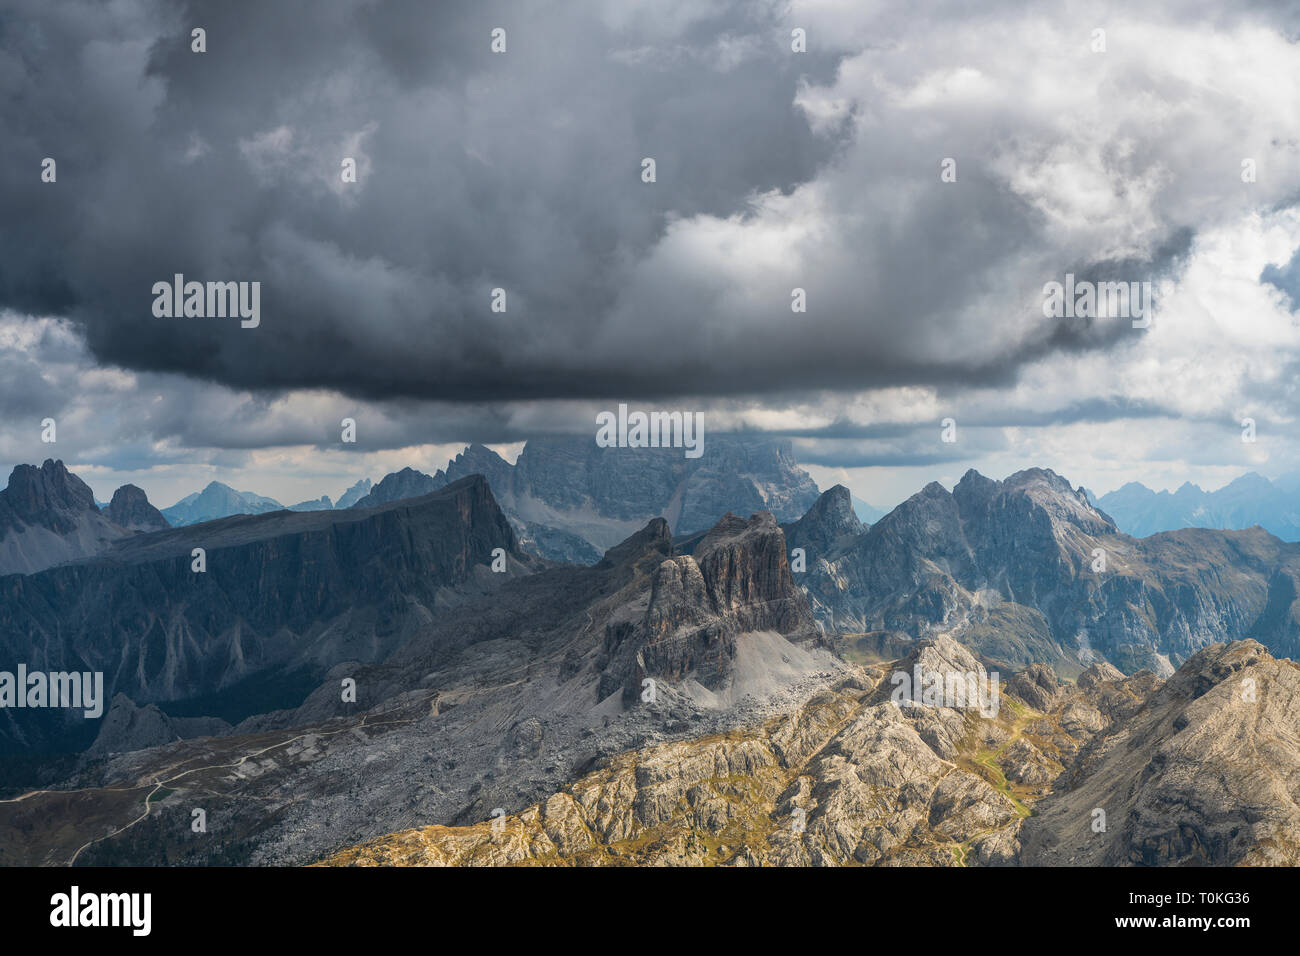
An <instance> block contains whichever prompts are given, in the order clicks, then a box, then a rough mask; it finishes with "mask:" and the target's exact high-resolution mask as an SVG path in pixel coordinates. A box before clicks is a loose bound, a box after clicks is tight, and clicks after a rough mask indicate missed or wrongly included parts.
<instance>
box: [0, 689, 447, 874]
mask: <svg viewBox="0 0 1300 956" xmlns="http://www.w3.org/2000/svg"><path fill="white" fill-rule="evenodd" d="M437 696H438V695H437V693H434V694H431V695H430V696H429V697H428V698H426V699H425V700H424V701H422V702H428V703H429V705H430V707H432V705H433V701H434V700H435V699H436V698H437ZM372 716H376V715H372V714H363V715H362V716H361V720H360V722H359V723H355V724H349V726H346V727H340V728H338V729H337V730H322V729H310V730H306V731H304V732H302V733H300V734H297V735H296V736H293V737H289V738H286V739H285V740H280V741H276V742H275V743H273V744H270V745H268V746H266V747H262V748H261V749H260V750H255V751H253V752H251V753H247V754H244V755H243V756H242V757H240V758H239V759H238V760H236V761H235V762H234V763H224V764H206V765H204V766H201V767H191V768H190V769H188V770H183V771H181V772H180V773H177V774H173V775H172V776H170V777H166V778H162V779H160V778H159V777H157V776H155V777H154V779H153V780H151V781H147V782H146V783H143V784H137V785H135V786H132V787H82V788H79V789H76V790H30V791H28V792H27V793H24V794H21V795H20V796H17V797H10V798H8V799H6V800H0V803H20V802H22V801H24V800H27V799H30V798H32V797H37V796H41V795H42V794H60V795H63V794H73V793H89V792H100V793H103V792H115V793H121V792H125V791H129V790H138V789H140V788H141V787H142V786H147V785H148V784H149V783H152V784H153V789H151V790H150V791H149V792H148V794H146V795H145V798H144V812H143V813H141V814H140V815H139V816H138V817H136V818H135V819H134V820H132V821H131V822H130V823H127V824H124V825H123V826H120V827H118V828H117V829H116V830H113V831H112V832H110V833H106V834H104V835H103V836H100V837H96V838H95V839H93V840H88V841H87V842H85V843H83V844H82V845H81V846H80V847H78V848H77V851H76V852H75V853H73V854H72V857H71V859H69V860H68V862H67V863H66V864H64V865H65V866H73V865H75V864H76V862H77V857H79V856H81V854H82V852H83V851H84V850H86V849H87V848H89V847H91V846H94V845H95V844H96V843H102V842H103V841H105V840H109V839H112V838H113V837H115V836H119V835H120V834H122V833H125V832H126V831H127V830H129V829H131V828H132V827H133V826H136V825H137V824H139V823H142V822H143V821H144V820H146V819H148V817H149V812H150V810H151V809H152V800H153V798H154V796H155V795H156V794H157V793H158V792H159V791H160V790H162V789H164V788H166V787H167V786H168V785H169V784H172V783H175V782H176V781H178V780H180V779H182V778H184V777H188V776H190V775H191V774H195V773H205V772H208V771H212V770H237V769H238V768H240V767H242V766H243V765H244V764H245V763H247V762H248V761H249V760H253V759H256V758H257V757H260V756H261V755H262V754H265V753H268V752H270V751H272V750H277V749H279V748H281V747H286V746H288V745H289V744H291V743H293V742H294V741H296V740H302V739H304V738H307V737H333V736H337V735H338V734H345V733H351V732H353V731H356V730H360V729H361V728H362V727H384V726H396V725H400V724H410V723H414V722H415V721H417V720H420V719H421V718H423V717H424V716H426V714H425V713H424V712H420V713H417V714H416V716H414V717H410V718H406V719H402V720H376V721H373V722H372V721H371V717H372ZM162 772H163V773H166V772H167V771H165V770H164V771H162Z"/></svg>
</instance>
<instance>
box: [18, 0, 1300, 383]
mask: <svg viewBox="0 0 1300 956" xmlns="http://www.w3.org/2000/svg"><path fill="white" fill-rule="evenodd" d="M818 6H819V5H816V4H814V5H813V7H814V10H813V11H812V12H811V13H810V14H809V18H808V23H809V28H810V50H811V52H810V53H809V54H807V55H804V56H795V55H792V54H791V53H790V50H789V32H790V28H791V26H792V25H793V24H796V23H798V22H800V21H799V20H797V19H792V18H791V15H790V14H789V12H788V11H787V10H786V9H785V7H784V5H783V4H775V3H773V4H731V3H714V4H666V5H665V4H644V3H638V2H627V3H608V4H602V3H595V2H584V3H572V4H568V3H566V4H553V5H532V4H517V3H512V4H499V3H482V4H427V3H415V2H410V3H385V4H375V3H369V2H313V3H288V2H277V3H255V2H234V3H221V4H194V5H190V6H188V7H184V6H174V5H170V4H161V3H147V2H143V0H141V2H137V3H134V4H132V3H122V4H116V5H114V6H112V7H111V8H107V7H103V6H102V5H99V4H90V3H86V4H78V3H65V4H56V5H50V4H43V3H38V2H34V0H33V2H25V3H19V4H17V6H16V7H13V8H11V11H10V12H9V13H8V14H3V15H0V16H3V19H2V20H0V77H2V78H3V80H4V88H5V89H6V90H7V91H10V94H9V96H8V97H7V99H6V100H5V101H4V104H3V106H2V107H0V139H3V140H4V141H5V142H6V143H8V144H10V148H9V149H8V150H7V156H6V161H5V162H4V164H3V167H2V169H0V203H2V204H3V206H4V208H5V210H6V220H7V221H9V222H18V223H21V224H22V225H21V228H19V229H12V230H10V229H7V230H6V231H5V233H4V235H3V237H2V238H0V243H3V245H2V246H0V306H7V307H10V308H13V309H16V310H19V311H22V312H27V313H32V314H58V315H68V316H70V317H71V318H73V319H74V320H75V321H76V322H78V323H79V324H80V325H81V326H83V328H84V330H85V334H86V337H87V341H88V343H89V345H90V347H91V349H92V350H93V352H94V353H95V355H96V356H97V357H98V358H99V359H100V360H101V361H103V362H105V363H111V364H117V365H121V366H123V367H126V368H130V369H136V370H145V371H162V372H179V373H182V374H185V375H190V376H194V377H197V378H203V379H208V380H211V381H215V382H220V383H223V384H227V385H231V386H234V387H237V388H249V389H267V390H277V389H289V388H328V389H336V390H339V391H341V392H344V393H347V394H351V395H354V396H359V397H362V398H369V399H385V398H424V399H446V400H453V401H470V402H476V401H485V402H486V401H499V400H511V399H523V398H556V397H593V396H596V397H599V396H615V395H619V396H622V395H627V396H633V395H643V396H670V395H674V394H682V393H686V394H694V395H705V394H728V393H732V394H738V393H762V392H771V391H777V390H785V389H791V388H869V387H877V386H881V385H891V384H904V383H927V384H931V385H936V386H940V387H944V388H953V387H963V386H971V385H976V386H979V385H995V384H1006V383H1008V382H1010V381H1012V380H1013V379H1014V378H1015V375H1016V372H1017V370H1018V369H1019V368H1020V367H1021V366H1022V365H1023V364H1024V363H1026V362H1030V361H1033V360H1035V359H1038V358H1041V357H1042V356H1044V355H1050V354H1054V353H1056V352H1062V351H1064V352H1071V351H1091V350H1097V349H1108V348H1114V347H1119V346H1118V345H1117V343H1123V342H1125V341H1126V337H1127V334H1128V333H1127V331H1126V323H1123V322H1099V323H1094V324H1092V325H1080V326H1077V327H1075V328H1071V329H1065V328H1063V327H1061V326H1060V325H1053V324H1051V323H1047V322H1043V321H1041V316H1039V319H1040V320H1039V321H1034V310H1035V308H1036V306H1037V304H1038V303H1039V301H1040V298H1039V295H1040V291H1039V290H1040V288H1041V284H1042V282H1043V281H1046V280H1047V279H1050V278H1053V277H1057V276H1059V275H1060V274H1062V273H1063V272H1064V271H1066V270H1067V269H1074V270H1076V271H1078V272H1080V273H1081V274H1083V273H1085V272H1087V270H1088V269H1089V268H1090V267H1095V266H1096V262H1095V260H1096V259H1098V258H1101V259H1109V260H1112V261H1117V260H1121V259H1123V260H1126V261H1125V263H1124V271H1125V272H1126V273H1140V274H1141V275H1143V276H1147V275H1150V276H1159V275H1162V274H1166V273H1169V272H1170V271H1172V270H1175V269H1176V267H1177V263H1178V256H1179V255H1180V254H1181V253H1182V252H1184V251H1185V250H1186V248H1187V244H1188V242H1189V241H1190V237H1191V235H1192V232H1193V227H1194V224H1195V223H1199V222H1200V221H1201V220H1202V219H1203V218H1204V215H1205V213H1204V205H1205V202H1206V200H1207V199H1208V200H1214V199H1222V198H1223V196H1224V195H1226V194H1227V192H1228V189H1227V188H1226V187H1223V186H1222V185H1221V184H1219V183H1218V182H1217V181H1216V180H1215V178H1214V177H1213V176H1211V175H1209V174H1205V175H1203V176H1195V175H1193V172H1192V170H1193V167H1195V165H1196V164H1197V163H1203V162H1204V160H1205V158H1206V157H1205V156H1204V155H1202V156H1200V157H1196V156H1193V157H1192V158H1191V159H1189V160H1186V161H1182V160H1179V159H1178V157H1177V148H1176V147H1175V146H1174V145H1173V144H1172V143H1171V142H1170V134H1171V133H1187V134H1189V137H1188V139H1187V142H1190V143H1191V145H1193V146H1194V147H1195V146H1199V145H1204V144H1202V143H1201V137H1202V135H1203V132H1204V131H1203V128H1202V127H1203V126H1204V125H1205V124H1200V123H1192V122H1191V121H1190V120H1188V121H1186V122H1183V121H1180V120H1178V119H1177V117H1175V118H1173V119H1171V120H1170V126H1169V128H1168V129H1166V130H1163V131H1159V132H1158V133H1157V134H1152V135H1150V136H1146V135H1144V133H1143V130H1142V129H1141V127H1140V124H1139V123H1138V117H1136V116H1133V117H1129V116H1126V115H1121V117H1120V118H1119V119H1118V120H1115V121H1114V122H1111V123H1101V125H1102V126H1103V127H1105V128H1104V129H1103V130H1102V132H1101V134H1100V135H1101V138H1102V142H1100V143H1099V144H1097V145H1098V148H1099V149H1100V150H1101V153H1100V154H1099V155H1098V156H1096V157H1093V160H1095V162H1094V163H1093V164H1092V166H1091V167H1090V169H1088V170H1084V172H1090V173H1091V174H1095V175H1098V176H1100V177H1101V179H1099V180H1097V181H1096V182H1093V183H1091V184H1089V187H1088V188H1092V189H1095V190H1100V191H1101V192H1102V193H1104V194H1105V195H1104V196H1103V198H1102V199H1097V197H1095V196H1093V197H1088V196H1085V197H1084V198H1083V199H1080V200H1078V201H1076V198H1077V197H1074V196H1072V195H1071V194H1070V191H1069V189H1068V188H1067V187H1063V186H1061V184H1060V183H1059V182H1056V181H1055V180H1054V179H1053V177H1054V176H1065V177H1067V178H1068V177H1069V175H1070V173H1071V167H1070V165H1069V162H1068V161H1067V160H1066V159H1064V158H1063V156H1062V151H1065V152H1067V153H1068V151H1069V150H1071V149H1074V148H1076V147H1078V146H1079V145H1080V144H1081V143H1082V142H1083V139H1082V137H1080V136H1079V134H1078V133H1077V132H1074V131H1072V130H1071V127H1070V124H1069V123H1068V122H1066V121H1065V120H1064V119H1063V118H1062V117H1060V116H1058V115H1056V114H1054V113H1053V110H1058V109H1060V108H1063V107H1068V106H1069V105H1070V98H1069V97H1063V96H1062V95H1061V91H1060V87H1062V86H1068V84H1069V82H1070V77H1069V76H1068V75H1066V74H1063V75H1062V77H1060V78H1058V79H1055V80H1054V79H1052V78H1051V77H1050V76H1049V77H1047V78H1045V79H1043V81H1042V87H1043V88H1042V90H1041V91H1040V93H1041V96H1040V97H1039V98H1038V99H1033V98H1031V97H1027V98H1026V100H1025V102H1024V103H1021V104H1018V103H1017V102H1015V101H1014V98H1007V97H1006V96H1005V94H1006V92H1007V90H1008V87H1007V86H1006V85H1005V78H1006V74H1007V69H1008V68H1006V67H1005V66H1002V67H999V61H1005V60H1006V59H1008V58H1011V59H1014V58H1015V56H1016V52H1015V50H1014V49H1012V50H1008V49H1005V48H1004V49H996V48H990V46H989V44H990V43H991V41H990V40H989V39H988V37H989V35H990V34H988V33H987V32H986V33H985V38H984V41H983V42H984V44H985V48H984V49H981V48H980V47H979V46H978V44H974V43H971V42H969V41H968V40H962V39H961V38H962V36H963V33H962V29H961V25H960V22H959V20H960V17H959V16H958V15H957V14H955V13H954V14H953V16H952V19H953V20H955V21H958V22H956V23H946V22H938V23H935V24H926V23H924V22H923V21H922V20H921V19H918V18H915V17H911V16H910V15H909V16H906V17H905V16H903V15H901V14H900V13H899V11H898V10H895V11H894V15H893V16H892V17H890V18H888V19H881V20H875V19H873V20H870V21H867V22H866V25H865V27H864V26H863V23H862V22H861V21H857V22H856V27H861V28H862V29H864V30H867V29H868V28H869V32H870V35H871V37H872V41H871V42H872V46H871V48H868V47H867V46H865V45H862V44H859V45H858V46H855V47H852V48H848V49H846V48H844V47H843V46H842V41H843V39H844V37H846V36H852V35H854V30H853V29H849V28H848V27H847V26H846V28H845V30H843V31H836V30H835V29H834V28H833V25H832V24H833V22H834V21H833V20H827V19H826V17H827V16H828V15H827V14H825V11H821V12H818V10H817V9H815V8H817V7H818ZM821 6H825V5H821ZM1045 9H1046V8H1045ZM846 17H847V18H848V20H849V21H852V15H851V13H850V14H846ZM1034 23H1037V21H1035V22H1034ZM192 26H202V27H204V28H205V29H206V30H207V42H208V52H207V53H204V54H195V53H192V52H190V49H189V30H190V28H191V27H192ZM496 26H502V27H504V28H506V29H507V31H508V37H509V50H508V52H507V53H506V54H504V55H494V54H492V53H491V52H490V50H489V45H488V41H489V33H490V31H491V29H492V28H493V27H496ZM1031 26H1034V24H1033V23H1031ZM856 27H855V28H856ZM819 30H820V32H819ZM1036 30H1037V31H1038V32H1035V31H1036ZM927 31H929V32H927ZM1042 31H1047V32H1046V34H1045V35H1048V36H1050V37H1052V38H1054V42H1059V43H1061V44H1062V45H1063V46H1065V47H1070V48H1073V47H1074V46H1082V45H1086V41H1087V31H1088V25H1087V24H1083V23H1078V22H1067V21H1051V20H1047V21H1044V22H1043V23H1039V24H1037V26H1034V29H1029V28H1026V29H1020V30H1011V31H1009V32H1008V34H1007V36H1008V38H1009V41H1010V42H1012V43H1022V44H1025V49H1024V58H1025V63H1024V68H1025V69H1027V70H1041V69H1043V67H1042V65H1041V63H1040V62H1039V61H1038V60H1036V59H1035V57H1034V55H1033V53H1034V51H1033V49H1031V48H1032V47H1033V45H1034V44H1041V43H1042V36H1043V35H1044V34H1043V32H1042ZM931 35H933V39H927V38H928V37H930V36H931ZM863 42H864V43H865V41H863ZM1121 42H1122V34H1121V35H1120V36H1118V37H1116V40H1115V44H1116V45H1117V46H1118V45H1119V44H1120V43H1121ZM1144 42H1145V41H1144ZM819 51H824V52H819ZM1116 55H1117V57H1121V56H1122V55H1123V53H1122V49H1121V50H1120V51H1119V52H1117V54H1116ZM954 65H956V66H960V67H962V69H966V70H973V71H974V72H975V74H978V75H984V76H985V77H986V79H985V80H983V81H981V80H980V79H979V76H978V75H976V76H975V77H972V76H970V75H968V74H967V73H962V72H961V70H958V71H957V72H956V73H950V75H948V76H947V78H946V79H945V78H944V71H951V70H952V69H953V67H954ZM1135 69H1136V68H1134V69H1130V68H1128V67H1125V66H1120V67H1118V68H1117V69H1116V72H1115V73H1114V74H1113V75H1110V76H1108V77H1107V79H1106V82H1107V83H1109V84H1111V87H1112V88H1111V89H1109V90H1107V89H1103V88H1099V90H1098V93H1099V94H1100V95H1103V96H1110V97H1114V98H1116V99H1117V100H1118V99H1120V98H1123V97H1125V96H1128V95H1131V93H1132V92H1133V90H1134V89H1136V88H1137V87H1138V86H1140V84H1141V79H1140V76H1139V75H1138V73H1136V72H1135V71H1134V70H1135ZM980 71H984V73H983V74H980ZM936 77H937V78H936ZM981 83H983V84H984V85H983V86H981ZM945 84H946V86H945ZM935 89H938V92H937V93H936V92H934V90H935ZM945 90H946V92H944V91H945ZM1159 92H1160V95H1161V96H1162V97H1164V99H1165V100H1167V101H1168V102H1169V103H1171V104H1175V105H1177V104H1180V103H1183V102H1184V101H1188V102H1190V99H1189V98H1190V97H1191V96H1192V93H1191V92H1189V91H1186V90H1182V89H1176V88H1166V89H1162V90H1160V91H1159ZM1058 98H1059V102H1058V101H1057V99H1058ZM1219 105H1220V106H1221V107H1222V108H1224V109H1229V108H1231V106H1232V104H1231V103H1230V102H1228V101H1225V102H1224V103H1222V104H1219ZM1117 106H1118V103H1117ZM1082 122H1084V123H1091V122H1093V118H1089V117H1084V118H1082ZM1180 123H1182V125H1180ZM1126 142H1128V143H1130V145H1132V143H1134V142H1136V143H1137V148H1132V149H1129V150H1128V151H1127V152H1126V151H1125V148H1124V145H1123V144H1124V143H1126ZM1185 146H1186V142H1185V143H1184V147H1185ZM1275 148H1276V150H1277V151H1278V154H1279V155H1283V154H1288V155H1292V156H1293V154H1294V152H1295V150H1294V144H1292V145H1291V147H1289V148H1288V147H1287V146H1286V144H1285V143H1283V144H1281V145H1280V146H1276V147H1275ZM1288 149H1289V153H1288ZM950 155H951V156H956V157H958V160H959V170H960V173H959V177H960V178H959V184H957V185H941V184H940V183H939V181H938V162H939V160H940V159H941V158H942V157H944V156H950ZM44 156H53V157H55V158H56V159H57V160H58V162H59V180H58V183H57V184H56V185H53V186H51V185H47V184H42V183H40V182H39V181H38V176H37V174H38V171H39V163H40V159H41V158H42V157H44ZM344 156H354V157H355V158H356V159H357V160H358V164H359V167H360V170H361V177H360V179H361V181H360V182H359V183H358V184H356V185H344V184H342V183H341V182H340V180H339V169H340V161H341V159H342V158H343V157H344ZM643 156H653V157H654V158H655V159H656V161H657V164H658V180H659V181H658V182H657V183H655V184H653V185H644V184H642V183H641V182H640V178H639V173H640V160H641V158H642V157H643ZM1215 158H1216V159H1220V158H1222V157H1219V156H1217V154H1216V157H1215ZM1234 162H1235V160H1234ZM1085 165H1086V164H1085ZM1167 169H1174V170H1177V172H1178V175H1177V177H1174V181H1172V182H1170V181H1168V180H1165V179H1161V178H1160V176H1161V175H1163V174H1159V175H1158V173H1159V172H1160V170H1167ZM1097 170H1100V172H1099V173H1098V172H1097ZM1228 174H1229V175H1228V177H1227V178H1229V179H1230V178H1231V176H1230V174H1231V169H1229V170H1228ZM1107 177H1109V178H1107ZM1116 182H1121V183H1125V184H1128V186H1129V187H1130V188H1131V189H1132V190H1133V191H1135V192H1136V193H1138V194H1139V195H1138V198H1137V199H1135V200H1132V202H1131V203H1130V204H1129V205H1126V202H1127V200H1125V199H1123V198H1120V199H1116V197H1115V196H1113V195H1111V194H1110V192H1109V191H1112V187H1114V184H1115V183H1116ZM1261 198H1262V197H1261ZM1274 198H1276V197H1274ZM1098 205H1100V206H1101V207H1102V208H1101V210H1100V212H1098V213H1097V215H1096V217H1095V221H1093V222H1084V223H1082V224H1081V226H1080V228H1078V229H1075V230H1071V229H1068V228H1062V226H1061V224H1060V222H1058V221H1054V220H1053V215H1054V214H1056V213H1060V214H1062V215H1070V214H1072V213H1076V214H1077V213H1078V212H1079V210H1081V209H1082V210H1084V212H1085V213H1087V212H1088V211H1089V210H1093V211H1096V207H1097V206H1098ZM1222 205H1223V207H1224V210H1225V213H1227V212H1228V211H1232V210H1235V211H1240V208H1241V207H1242V201H1241V200H1239V199H1231V200H1227V201H1225V202H1224V203H1223V204H1222ZM1111 207H1114V208H1111ZM1126 214H1129V215H1132V216H1141V217H1145V218H1143V220H1142V221H1141V222H1140V223H1137V224H1136V227H1135V228H1134V229H1133V235H1131V236H1128V237H1125V239H1126V241H1123V242H1121V241H1119V240H1118V237H1113V241H1112V242H1111V243H1110V245H1109V246H1107V245H1105V244H1101V243H1099V241H1098V238H1097V237H1098V234H1099V230H1102V229H1104V228H1106V227H1107V220H1108V219H1110V220H1113V221H1115V222H1120V221H1122V220H1123V217H1124V216H1125V215H1126ZM1198 217H1199V218H1198ZM1085 218H1086V216H1085ZM1099 251H1100V252H1101V253H1103V254H1099ZM176 272H181V273H184V274H185V275H186V276H187V277H188V278H191V279H200V280H203V279H221V280H225V279H238V280H260V281H261V282H262V283H263V303H262V312H263V321H262V325H261V327H260V328H259V329H257V330H256V331H241V330H240V329H238V327H237V325H236V324H234V323H230V322H226V323H222V322H221V321H220V320H215V321H214V320H204V319H189V320H186V319H171V320H164V319H157V318H154V317H153V315H152V314H151V311H150V303H151V300H152V295H151V292H150V289H151V287H152V285H153V283H154V282H156V281H159V280H168V279H170V277H171V276H172V275H173V273H176ZM796 285H798V286H802V287H805V288H806V289H807V290H808V296H809V311H808V313H807V314H805V315H795V314H792V313H791V311H790V307H789V303H790V289H791V288H792V287H793V286H796ZM496 286H500V287H503V288H505V289H506V290H507V292H508V296H509V311H508V312H506V313H505V314H494V313H492V312H491V311H490V310H489V307H488V306H489V293H490V290H491V289H492V288H493V287H496Z"/></svg>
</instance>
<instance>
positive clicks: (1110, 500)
mask: <svg viewBox="0 0 1300 956" xmlns="http://www.w3.org/2000/svg"><path fill="white" fill-rule="evenodd" d="M1090 497H1091V496H1090ZM1093 500H1094V503H1095V504H1097V505H1098V506H1099V507H1100V508H1101V509H1102V510H1103V511H1105V512H1106V513H1107V514H1108V515H1110V516H1111V517H1112V518H1114V519H1115V524H1116V525H1117V526H1118V527H1119V528H1120V529H1121V530H1122V531H1124V532H1125V533H1126V534H1131V535H1133V536H1134V537H1138V538H1144V537H1146V536H1147V535H1151V534H1156V533H1157V532H1160V531H1177V530H1178V529H1180V528H1223V529H1237V530H1240V529H1244V528H1250V527H1253V526H1255V525H1258V526H1259V527H1261V528H1263V529H1264V530H1265V531H1267V532H1269V533H1270V534H1274V535H1276V536H1277V537H1279V538H1281V539H1282V540H1283V541H1300V475H1284V476H1283V477H1281V478H1279V479H1277V481H1269V480H1268V479H1267V478H1265V477H1264V476H1263V475H1259V474H1256V473H1254V472H1251V473H1249V474H1245V475H1242V476H1241V477H1240V478H1238V479H1236V480H1235V481H1233V482H1231V483H1230V484H1227V485H1225V486H1224V487H1222V488H1220V489H1218V490H1217V491H1205V490H1203V489H1202V488H1201V487H1200V486H1198V485H1194V484H1192V483H1191V482H1185V483H1184V484H1183V485H1182V486H1181V487H1180V488H1179V489H1178V490H1177V491H1174V492H1168V491H1159V492H1157V491H1152V490H1151V489H1150V488H1148V487H1147V486H1146V485H1143V484H1141V483H1140V482H1136V481H1131V482H1129V483H1128V484H1126V485H1124V486H1123V487H1121V488H1118V489H1116V490H1115V491H1112V492H1109V493H1108V494H1105V495H1102V496H1101V498H1099V499H1093Z"/></svg>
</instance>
